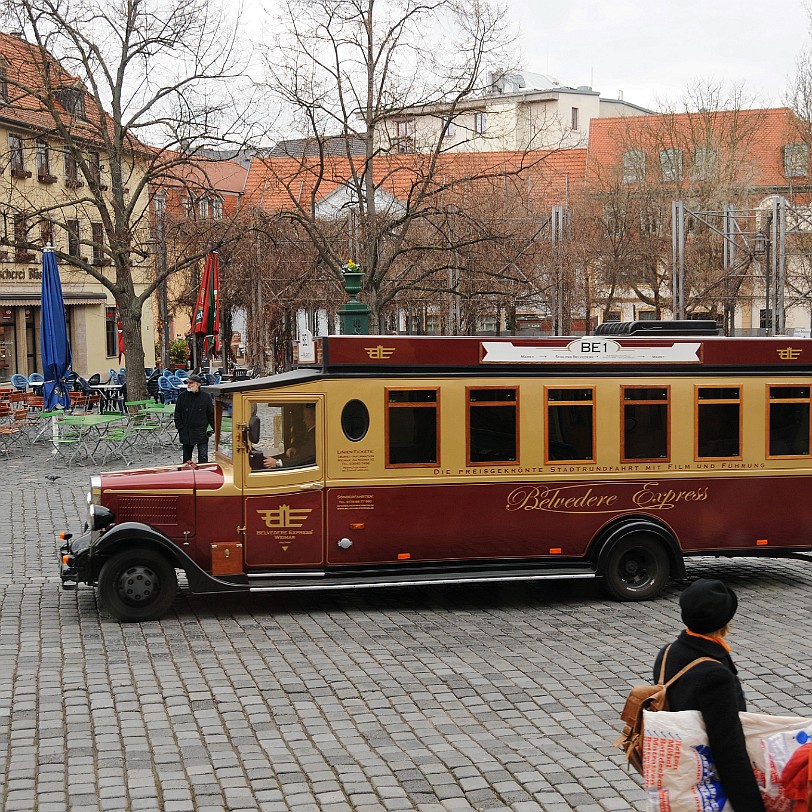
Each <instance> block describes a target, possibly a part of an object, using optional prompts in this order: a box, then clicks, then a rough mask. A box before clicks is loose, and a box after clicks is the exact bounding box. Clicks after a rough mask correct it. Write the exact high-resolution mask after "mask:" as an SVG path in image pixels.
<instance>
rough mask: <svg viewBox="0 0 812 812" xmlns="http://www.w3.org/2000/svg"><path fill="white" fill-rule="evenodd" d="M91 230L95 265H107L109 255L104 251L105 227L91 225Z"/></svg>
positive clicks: (96, 224)
mask: <svg viewBox="0 0 812 812" xmlns="http://www.w3.org/2000/svg"><path fill="white" fill-rule="evenodd" d="M90 229H91V231H92V233H93V264H94V265H107V262H108V260H107V254H106V253H105V251H104V225H102V223H91V224H90Z"/></svg>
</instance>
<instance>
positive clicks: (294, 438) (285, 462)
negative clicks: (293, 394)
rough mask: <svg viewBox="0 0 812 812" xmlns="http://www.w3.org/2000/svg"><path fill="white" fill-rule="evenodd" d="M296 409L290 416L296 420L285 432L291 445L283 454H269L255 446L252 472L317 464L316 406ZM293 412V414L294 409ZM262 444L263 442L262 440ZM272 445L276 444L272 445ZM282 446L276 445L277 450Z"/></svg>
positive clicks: (312, 404)
mask: <svg viewBox="0 0 812 812" xmlns="http://www.w3.org/2000/svg"><path fill="white" fill-rule="evenodd" d="M294 408H295V412H294V413H293V415H290V416H291V417H292V418H294V419H293V420H292V421H291V426H290V430H289V431H285V432H284V435H285V437H289V440H288V443H289V444H286V445H285V450H284V452H282V453H281V454H268V453H265V452H263V451H262V450H260V449H258V448H256V446H255V447H254V449H253V450H252V452H251V455H250V461H251V470H253V471H257V470H263V469H268V468H300V467H302V466H305V465H313V464H315V462H316V405H315V404H314V403H305V404H302V405H301V406H298V407H294ZM291 411H292V412H293V409H291ZM296 418H298V419H296ZM251 420H252V421H254V420H257V421H258V420H259V418H258V417H256V416H255V415H254V416H252V418H251ZM264 439H268V438H264ZM260 442H262V441H261V440H260ZM271 445H274V444H273V443H271ZM280 446H281V443H279V444H277V445H276V447H277V448H279V447H280ZM260 457H261V459H260Z"/></svg>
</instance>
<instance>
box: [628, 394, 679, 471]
mask: <svg viewBox="0 0 812 812" xmlns="http://www.w3.org/2000/svg"><path fill="white" fill-rule="evenodd" d="M621 389H622V391H623V425H622V429H623V457H622V459H623V460H651V461H657V462H659V461H662V460H667V459H668V458H669V457H668V451H669V449H668V434H669V432H668V428H669V413H668V407H669V402H668V394H669V393H668V387H667V386H651V387H640V386H623V387H621Z"/></svg>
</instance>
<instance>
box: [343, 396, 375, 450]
mask: <svg viewBox="0 0 812 812" xmlns="http://www.w3.org/2000/svg"><path fill="white" fill-rule="evenodd" d="M341 428H342V430H343V432H344V436H345V437H346V438H347V439H348V440H352V441H353V442H354V443H357V442H358V441H359V440H363V439H364V437H365V436H366V433H367V432H368V431H369V409H367V407H366V405H365V404H364V403H363V402H362V401H360V400H350V401H348V402H347V404H346V405H345V406H344V408H343V410H342V411H341Z"/></svg>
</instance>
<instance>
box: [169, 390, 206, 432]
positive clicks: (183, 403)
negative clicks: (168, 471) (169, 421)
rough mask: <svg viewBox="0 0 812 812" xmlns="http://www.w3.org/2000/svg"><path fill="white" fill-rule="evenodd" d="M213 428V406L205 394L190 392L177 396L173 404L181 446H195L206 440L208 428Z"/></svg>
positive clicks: (186, 391) (183, 392)
mask: <svg viewBox="0 0 812 812" xmlns="http://www.w3.org/2000/svg"><path fill="white" fill-rule="evenodd" d="M209 426H211V427H212V428H214V404H213V403H212V399H211V395H209V394H207V393H206V392H200V391H198V392H194V393H192V392H190V391H189V390H188V389H186V390H184V391H182V392H181V393H180V394H179V395H178V402H177V403H176V404H175V428H176V429H177V430H178V438H179V439H180V442H181V444H182V445H197V444H198V443H202V442H203V441H204V440H206V439H207V438H208V428H209Z"/></svg>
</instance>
